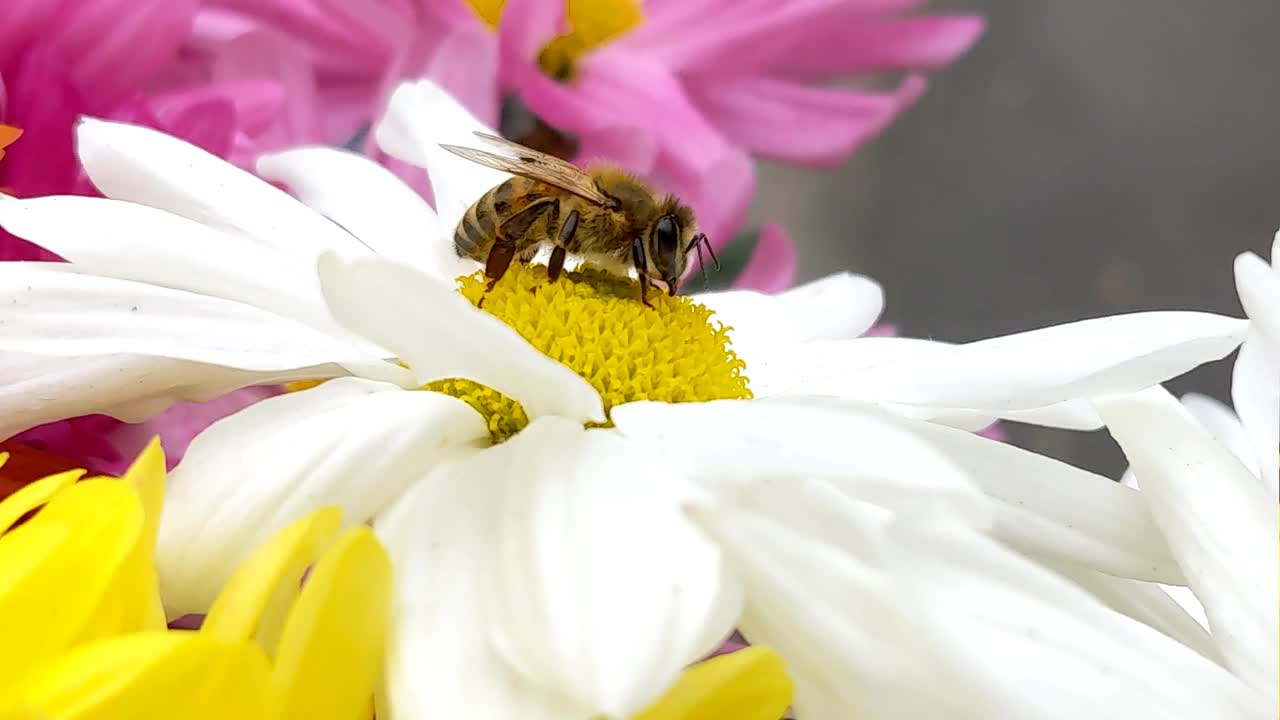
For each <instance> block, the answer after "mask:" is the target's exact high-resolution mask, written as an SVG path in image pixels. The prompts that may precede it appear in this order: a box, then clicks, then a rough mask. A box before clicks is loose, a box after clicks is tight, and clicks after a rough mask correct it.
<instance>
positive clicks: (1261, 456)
mask: <svg viewBox="0 0 1280 720" xmlns="http://www.w3.org/2000/svg"><path fill="white" fill-rule="evenodd" d="M1231 402H1232V404H1233V405H1235V409H1236V415H1238V416H1239V417H1240V424H1241V425H1242V426H1243V427H1244V432H1245V433H1246V434H1247V435H1248V436H1249V443H1250V445H1251V446H1252V448H1253V450H1252V452H1253V454H1254V458H1255V460H1254V462H1253V463H1252V465H1254V467H1256V468H1258V477H1259V478H1261V479H1262V483H1263V485H1264V486H1265V487H1266V488H1267V490H1268V492H1270V493H1271V495H1272V496H1273V497H1274V496H1276V495H1277V493H1280V469H1278V468H1280V364H1277V363H1275V362H1273V361H1272V360H1271V359H1270V358H1269V357H1268V356H1267V351H1266V349H1265V348H1264V347H1263V344H1262V342H1261V338H1259V337H1258V333H1257V331H1256V330H1251V331H1250V333H1249V337H1248V338H1247V339H1246V340H1245V341H1244V344H1243V345H1241V346H1240V354H1239V355H1237V356H1236V362H1235V365H1234V366H1233V367H1232V374H1231Z"/></svg>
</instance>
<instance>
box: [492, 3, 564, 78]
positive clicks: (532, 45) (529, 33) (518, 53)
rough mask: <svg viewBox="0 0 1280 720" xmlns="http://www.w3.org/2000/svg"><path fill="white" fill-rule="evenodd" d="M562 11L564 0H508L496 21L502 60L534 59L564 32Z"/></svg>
mask: <svg viewBox="0 0 1280 720" xmlns="http://www.w3.org/2000/svg"><path fill="white" fill-rule="evenodd" d="M564 14H565V3H564V0H508V2H507V3H506V4H505V5H503V7H502V19H501V20H500V21H499V22H498V43H499V45H500V46H501V48H502V58H503V62H504V63H505V62H507V61H512V62H515V61H523V62H525V63H532V62H535V61H536V60H537V57H538V53H539V52H540V51H541V50H542V48H543V47H544V46H545V45H546V44H547V43H548V42H550V41H551V39H552V38H554V37H556V36H557V35H560V34H562V33H564V32H565V30H566V26H565V15H564Z"/></svg>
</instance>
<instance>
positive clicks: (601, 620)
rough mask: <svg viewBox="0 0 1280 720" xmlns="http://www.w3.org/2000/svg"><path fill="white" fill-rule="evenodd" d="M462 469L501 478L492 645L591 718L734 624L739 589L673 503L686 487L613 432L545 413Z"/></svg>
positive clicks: (638, 692) (661, 682) (618, 709)
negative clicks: (584, 428) (493, 637)
mask: <svg viewBox="0 0 1280 720" xmlns="http://www.w3.org/2000/svg"><path fill="white" fill-rule="evenodd" d="M466 473H467V476H461V475H460V476H459V477H458V478H457V479H456V481H457V482H467V481H468V479H467V477H468V476H477V475H478V476H483V477H494V478H495V479H496V478H502V479H503V482H504V484H505V488H506V489H505V491H504V492H503V493H502V495H501V497H500V499H499V500H498V501H497V504H496V506H495V507H494V512H495V513H497V514H498V524H497V532H498V534H499V541H498V542H497V543H496V544H495V546H494V549H495V555H494V556H493V557H492V558H491V559H490V560H489V562H487V563H486V564H488V565H489V566H491V567H492V568H493V569H494V570H495V573H494V575H493V578H494V581H495V583H494V585H493V586H492V588H491V590H490V592H487V593H485V596H486V597H487V598H489V601H490V602H491V603H492V607H493V617H494V618H495V619H496V627H495V639H496V641H497V642H498V643H499V647H500V648H501V649H502V650H503V651H504V652H505V653H506V654H507V655H508V657H509V658H510V659H511V660H512V663H513V664H514V665H515V666H516V667H518V668H520V669H521V671H522V672H523V673H524V674H525V675H527V676H529V677H531V678H533V679H535V680H536V681H537V682H538V683H539V684H540V685H543V686H546V687H550V688H553V689H556V690H558V691H559V692H561V693H563V694H564V695H565V696H567V697H570V698H574V699H575V701H576V702H577V703H578V704H579V705H581V706H583V707H586V708H589V709H590V710H591V711H592V712H591V713H590V716H593V717H595V716H602V715H603V716H607V717H614V718H626V717H631V716H633V715H635V714H636V713H638V712H639V711H640V710H642V709H644V708H645V707H647V706H648V705H649V704H650V703H652V702H653V701H655V700H657V698H658V696H659V695H660V694H661V693H662V691H663V690H665V689H666V687H667V686H668V685H670V684H671V683H672V682H673V681H674V680H675V679H676V677H677V676H678V675H679V673H680V671H681V670H682V668H683V667H684V666H686V665H688V664H689V663H691V662H694V661H695V660H697V659H699V658H700V657H703V656H704V655H706V654H707V653H708V652H710V651H711V650H713V649H714V648H715V647H716V646H718V645H719V643H720V642H721V641H722V640H723V639H724V638H725V637H727V636H728V635H729V633H730V632H731V631H732V630H733V626H734V623H735V622H736V621H737V619H738V613H739V611H740V609H741V603H742V598H741V591H740V590H739V588H738V587H737V585H736V584H734V583H733V582H731V581H730V580H729V579H728V578H726V577H725V571H724V568H723V565H722V560H721V558H720V553H719V551H718V550H717V549H716V548H715V546H714V545H712V544H711V543H709V542H708V541H707V540H706V538H705V537H704V536H703V535H702V534H701V533H700V532H698V531H697V530H696V529H695V528H694V527H693V526H692V525H690V524H689V522H688V520H687V519H686V518H685V517H684V514H683V512H682V510H681V506H682V505H683V504H684V503H685V502H686V501H687V500H688V499H689V498H691V497H693V495H692V493H693V491H694V489H693V488H692V487H691V486H688V485H686V484H685V483H684V481H683V479H682V478H681V477H680V476H679V475H678V474H676V473H672V472H671V471H670V469H669V468H668V467H667V466H666V465H665V464H664V463H662V462H660V459H659V458H657V457H654V456H652V455H649V454H647V453H645V452H643V451H642V450H641V449H640V448H638V447H636V446H634V445H632V444H630V443H628V442H627V441H626V440H625V439H624V438H622V437H621V436H619V435H618V434H617V433H614V432H612V431H608V430H586V431H584V430H583V429H582V425H581V424H580V423H577V422H572V421H569V420H563V419H561V418H544V419H541V420H538V421H535V422H534V423H532V424H531V425H530V426H529V427H528V428H526V429H525V430H524V431H522V432H521V433H520V434H519V435H517V436H516V437H515V438H514V439H512V440H511V441H509V442H507V443H505V444H503V445H501V446H498V447H495V448H493V449H491V450H489V451H487V452H485V453H484V454H483V455H481V456H477V457H476V458H474V459H472V460H470V461H469V462H468V463H467V469H466Z"/></svg>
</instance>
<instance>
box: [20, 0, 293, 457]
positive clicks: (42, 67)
mask: <svg viewBox="0 0 1280 720" xmlns="http://www.w3.org/2000/svg"><path fill="white" fill-rule="evenodd" d="M197 5H198V0H8V2H6V3H5V6H4V13H3V16H4V17H3V22H2V23H0V122H3V123H5V124H6V125H8V126H13V127H16V128H18V129H20V130H21V131H22V134H21V137H20V138H14V137H11V136H12V133H11V132H9V133H0V145H9V142H6V141H10V142H12V144H11V145H9V146H8V148H7V152H6V153H4V154H3V155H4V156H3V160H2V161H0V188H4V192H6V193H11V194H14V195H18V196H20V197H27V196H35V195H57V194H69V193H70V194H90V193H92V192H93V188H92V186H91V185H90V184H89V182H88V179H87V178H86V177H85V176H84V174H83V172H82V171H81V169H80V167H79V164H78V162H77V161H76V157H75V153H74V148H73V137H74V135H73V128H74V125H75V122H76V119H77V118H78V117H80V116H81V115H93V116H97V117H108V118H114V119H119V120H128V121H131V122H136V123H139V124H143V125H150V126H153V127H158V128H161V129H163V130H165V131H166V132H169V133H171V134H173V135H177V136H179V137H182V138H185V139H187V140H189V141H191V142H194V143H195V144H197V145H200V146H201V147H203V148H205V149H206V150H209V151H211V152H214V153H217V154H219V155H222V156H224V157H227V156H231V157H235V156H236V154H237V153H241V157H242V158H243V159H246V160H247V159H249V157H250V156H251V155H252V154H253V153H254V151H255V150H256V148H255V143H256V138H255V137H254V135H255V133H256V131H257V130H259V129H260V128H261V127H265V125H266V124H267V123H266V122H265V120H264V118H267V117H268V116H272V115H273V114H274V113H275V112H276V111H277V110H278V108H279V106H280V101H281V99H282V96H281V94H280V93H279V92H278V90H277V91H274V92H273V91H271V88H272V87H278V83H266V84H262V83H259V84H258V85H253V84H248V83H244V82H239V81H237V80H235V79H222V78H221V77H220V75H219V74H218V72H213V73H210V74H209V75H208V76H206V77H202V78H199V81H198V82H195V81H194V80H193V78H185V79H182V78H178V77H177V75H178V74H180V73H181V72H182V70H183V68H184V67H186V66H185V65H184V64H183V63H182V62H179V60H180V54H181V51H180V48H182V46H183V45H184V43H187V41H188V37H189V35H190V34H191V30H192V26H193V23H194V21H195V18H196V10H197ZM213 69H214V70H215V71H216V70H217V68H213ZM0 149H2V148H0ZM59 259H60V258H58V257H57V256H56V255H54V254H53V253H50V252H48V251H46V250H44V249H42V248H39V247H36V246H34V245H32V244H30V243H27V242H26V241H24V240H21V239H19V238H16V237H14V236H12V235H9V234H8V233H5V232H4V231H2V230H0V260H59ZM265 392H268V391H267V390H265V389H254V390H250V391H247V392H242V393H238V394H236V395H235V396H234V397H230V398H225V399H221V400H219V401H214V402H213V403H206V404H202V405H197V406H190V407H179V408H174V409H171V410H170V411H169V412H168V413H166V414H165V415H163V416H161V418H159V419H157V420H155V421H152V422H151V423H148V424H146V425H145V427H144V428H143V429H142V431H143V432H146V433H147V435H148V437H149V435H150V434H155V433H159V434H160V435H161V436H162V437H163V439H164V441H165V451H166V453H167V455H168V457H169V459H170V462H175V461H176V460H177V459H178V458H181V456H182V451H183V450H184V449H185V448H186V445H187V443H188V442H189V441H190V438H191V437H192V436H193V435H194V434H195V432H197V431H198V430H200V429H202V428H204V427H205V426H207V425H208V424H209V423H210V422H212V421H213V420H215V419H217V418H218V417H221V416H223V415H225V414H227V413H229V412H231V411H232V410H233V409H238V407H239V406H243V405H244V404H246V403H247V402H248V401H251V400H256V399H257V398H259V397H261V396H262V395H263V394H264V393H265ZM138 432H139V429H138V428H130V427H129V426H124V425H122V424H121V423H118V422H116V421H114V420H112V419H110V418H107V417H104V416H91V417H85V418H77V419H74V420H69V421H65V422H60V423H52V424H49V425H44V426H41V427H38V428H34V429H32V430H29V431H27V432H25V433H23V434H22V435H20V436H18V437H17V438H14V439H13V441H14V442H16V443H20V444H22V445H25V446H27V447H34V448H38V449H40V450H44V451H47V452H50V453H53V454H55V455H61V456H63V457H65V458H67V459H68V461H69V462H70V463H72V464H77V465H82V466H86V467H89V468H91V469H92V470H94V471H98V472H116V471H119V470H121V469H123V467H124V461H125V459H126V458H131V457H133V456H134V455H135V454H136V451H137V450H140V449H141V447H142V445H141V442H143V441H145V439H146V438H139V437H137V435H138Z"/></svg>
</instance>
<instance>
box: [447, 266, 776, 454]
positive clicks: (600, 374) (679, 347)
mask: <svg viewBox="0 0 1280 720" xmlns="http://www.w3.org/2000/svg"><path fill="white" fill-rule="evenodd" d="M486 282H487V281H486V279H485V277H484V274H483V273H481V272H477V273H476V274H474V275H466V276H463V277H461V278H458V283H459V291H460V292H461V293H462V295H463V297H465V298H467V299H468V300H470V301H471V303H472V304H473V305H477V306H478V307H480V308H481V309H482V310H484V311H485V312H487V313H489V314H491V315H493V316H494V317H496V318H498V319H499V320H501V321H503V322H504V323H506V324H507V325H510V326H511V327H512V328H513V329H515V331H516V332H518V333H520V335H521V336H522V337H523V338H524V339H525V340H527V341H529V343H530V344H531V345H533V346H534V347H536V348H538V350H540V351H542V352H543V353H544V354H546V355H547V356H548V357H550V358H551V359H553V360H557V361H559V362H561V363H563V364H565V365H567V366H568V367H569V368H570V369H572V370H573V371H574V372H576V373H578V374H579V375H581V376H582V377H583V378H585V379H586V380H587V382H589V383H591V385H592V387H594V388H595V389H596V390H597V391H599V393H600V395H601V397H602V398H604V407H605V411H606V412H608V411H609V409H610V408H612V407H613V406H615V405H621V404H622V403H627V402H633V401H636V400H657V401H661V402H669V403H678V402H705V401H709V400H724V399H749V398H750V397H751V390H750V389H748V387H747V378H746V376H745V375H744V374H743V370H745V368H746V365H745V363H743V362H742V360H740V359H739V358H738V356H737V355H736V354H734V352H733V350H732V348H731V347H730V344H729V331H730V330H731V329H732V328H729V327H726V326H724V325H722V324H720V323H718V322H714V321H713V320H712V318H711V311H710V310H708V309H707V308H706V307H704V306H702V305H699V304H698V303H696V302H694V301H693V300H691V299H689V298H687V297H670V296H668V295H667V294H666V293H663V292H660V291H658V290H650V292H649V302H650V303H652V304H653V307H652V308H650V307H646V306H645V305H644V303H642V302H640V288H639V283H638V282H636V281H635V280H630V279H628V278H620V277H618V276H616V275H613V274H611V273H607V272H604V271H600V270H592V269H587V270H582V271H579V272H567V273H564V274H563V275H561V276H560V279H559V280H558V281H556V282H554V283H553V282H551V281H550V280H549V279H548V278H547V268H546V267H545V266H543V265H526V264H523V263H513V264H512V265H511V267H510V268H509V269H508V270H507V273H506V274H505V275H503V276H502V279H501V280H499V281H498V282H497V284H495V285H494V287H493V290H490V291H489V292H488V293H485V291H484V290H485V284H486ZM482 298H483V300H484V303H483V305H480V301H481V299H482ZM423 389H424V390H434V391H436V392H440V393H444V394H446V395H452V396H453V397H456V398H460V399H462V400H463V401H465V402H466V403H467V404H468V405H470V406H471V407H473V408H475V409H476V411H477V412H479V413H480V414H481V415H482V416H484V417H485V418H486V420H487V421H488V423H489V433H490V435H492V437H493V440H494V442H501V441H503V440H506V439H507V438H509V437H511V436H512V435H514V434H516V433H517V432H519V431H520V430H521V429H523V428H524V426H525V425H528V424H529V418H528V416H527V415H525V412H524V408H522V407H520V404H519V403H518V402H516V401H515V400H513V399H511V398H509V397H507V396H505V395H503V394H501V393H499V392H498V391H496V390H493V389H492V388H489V387H486V386H484V385H480V384H478V383H475V382H473V381H471V380H465V379H449V380H438V381H436V382H433V383H429V384H428V385H426V386H425V387H424V388H423Z"/></svg>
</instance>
